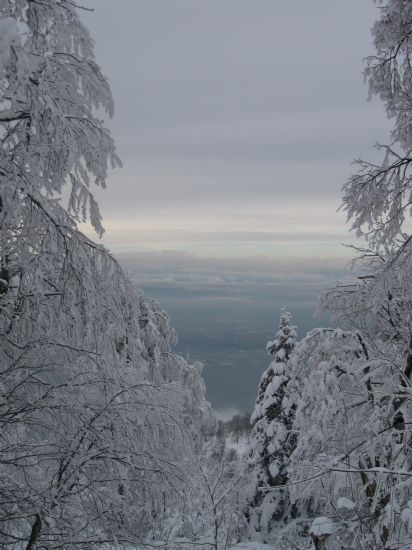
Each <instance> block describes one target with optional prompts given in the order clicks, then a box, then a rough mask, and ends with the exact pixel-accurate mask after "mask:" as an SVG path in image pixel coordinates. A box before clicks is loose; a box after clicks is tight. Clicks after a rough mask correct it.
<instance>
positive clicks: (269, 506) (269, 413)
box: [247, 309, 297, 540]
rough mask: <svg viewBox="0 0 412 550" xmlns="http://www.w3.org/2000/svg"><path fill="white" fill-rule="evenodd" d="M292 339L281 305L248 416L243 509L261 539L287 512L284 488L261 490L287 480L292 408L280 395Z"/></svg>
mask: <svg viewBox="0 0 412 550" xmlns="http://www.w3.org/2000/svg"><path fill="white" fill-rule="evenodd" d="M296 341H297V332H296V327H295V326H293V325H291V315H290V313H289V312H287V311H286V310H284V309H283V310H282V311H281V314H280V324H279V330H278V332H277V333H276V335H275V338H274V340H273V341H270V342H268V343H267V346H266V349H267V351H268V352H269V353H270V354H271V355H272V356H273V357H274V359H273V361H272V363H271V364H270V365H269V367H268V369H267V370H266V371H265V372H264V373H263V375H262V378H261V380H260V384H259V389H258V397H257V399H256V405H255V409H254V411H253V413H252V416H251V423H252V438H251V444H250V447H251V448H250V458H249V462H250V465H251V467H252V468H253V481H252V489H251V498H250V502H249V507H248V512H247V513H248V515H249V525H250V532H251V536H252V537H258V538H261V539H263V540H267V534H268V532H269V531H270V529H271V524H272V521H273V520H280V519H283V518H285V516H287V515H288V513H289V510H288V504H287V502H288V500H287V492H286V491H283V490H281V489H280V490H279V491H277V492H265V490H264V489H265V488H266V487H274V486H280V485H285V483H286V482H287V470H286V469H287V465H288V462H289V457H290V454H291V452H292V450H293V447H294V442H295V437H294V435H293V432H292V431H291V428H292V419H293V408H290V407H289V409H288V410H286V409H285V408H284V397H285V390H286V387H287V384H288V382H289V381H290V377H291V373H290V368H289V364H288V362H289V358H290V356H291V354H292V352H293V349H294V347H295V345H296ZM258 533H259V535H258Z"/></svg>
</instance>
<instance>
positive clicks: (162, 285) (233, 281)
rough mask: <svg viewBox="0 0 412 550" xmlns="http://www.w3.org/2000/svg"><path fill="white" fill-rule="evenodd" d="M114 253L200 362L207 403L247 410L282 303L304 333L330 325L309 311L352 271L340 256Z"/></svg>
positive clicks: (265, 362)
mask: <svg viewBox="0 0 412 550" xmlns="http://www.w3.org/2000/svg"><path fill="white" fill-rule="evenodd" d="M118 258H119V260H120V262H121V264H122V265H123V266H124V267H125V268H126V269H127V270H128V271H129V272H130V274H131V276H132V277H133V278H134V279H135V280H136V282H137V283H138V285H139V286H140V287H141V288H143V290H144V291H145V292H146V294H147V295H149V296H150V297H152V298H156V299H157V300H158V301H159V302H160V304H161V305H162V306H163V307H164V308H165V309H166V310H167V311H168V313H169V315H170V318H171V322H172V325H173V326H174V327H175V328H176V330H177V333H178V336H179V344H178V347H177V351H178V352H179V353H181V354H183V355H185V356H187V357H188V359H189V360H193V361H194V360H200V361H202V362H204V363H205V370H204V376H205V379H206V385H207V391H208V394H207V395H208V398H209V399H210V401H212V403H213V405H214V406H215V407H217V408H218V409H219V410H229V411H232V410H235V409H236V410H248V409H249V410H250V409H251V407H252V405H253V402H254V399H255V396H256V388H257V384H258V381H259V379H260V376H261V374H262V372H263V370H264V369H265V368H266V367H267V365H268V364H269V361H270V358H269V357H268V356H267V353H266V351H265V346H266V342H267V341H268V340H270V339H272V338H273V335H274V333H275V331H276V330H277V325H278V322H279V312H280V309H281V308H282V307H286V308H287V309H289V310H290V311H291V312H292V314H293V318H294V322H295V323H296V324H297V326H298V334H299V335H300V337H302V336H303V335H304V334H305V333H306V332H307V331H308V330H310V329H311V328H313V327H314V326H317V325H324V324H325V323H326V324H328V323H329V320H328V319H325V318H323V319H319V318H317V317H316V316H315V315H314V313H315V310H316V306H317V302H318V296H319V294H320V293H321V292H322V290H323V289H324V288H326V287H328V286H330V285H333V284H334V283H335V282H336V281H337V280H344V279H345V278H349V277H351V274H350V272H347V271H345V266H346V265H347V260H343V259H341V258H338V259H333V258H332V259H320V258H307V259H287V258H284V259H276V260H274V259H270V258H265V257H258V256H256V257H248V258H231V259H230V258H226V259H225V258H201V257H197V256H194V255H192V254H185V253H182V252H173V251H169V252H163V253H128V254H119V255H118Z"/></svg>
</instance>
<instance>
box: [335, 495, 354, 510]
mask: <svg viewBox="0 0 412 550" xmlns="http://www.w3.org/2000/svg"><path fill="white" fill-rule="evenodd" d="M336 508H337V509H338V510H353V509H354V508H355V503H354V502H353V501H352V500H350V499H349V498H346V497H340V498H338V501H337V503H336Z"/></svg>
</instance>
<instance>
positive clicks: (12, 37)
mask: <svg viewBox="0 0 412 550" xmlns="http://www.w3.org/2000/svg"><path fill="white" fill-rule="evenodd" d="M19 40H20V35H19V31H18V28H17V23H16V20H15V19H13V18H12V17H6V18H4V19H0V76H1V75H2V73H3V71H4V69H5V68H6V67H7V65H8V63H9V60H10V46H11V45H12V44H18V42H19Z"/></svg>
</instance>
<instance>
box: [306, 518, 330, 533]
mask: <svg viewBox="0 0 412 550" xmlns="http://www.w3.org/2000/svg"><path fill="white" fill-rule="evenodd" d="M310 532H311V533H312V535H315V536H316V537H319V536H321V535H332V534H333V533H334V532H335V527H334V525H333V521H332V520H331V519H329V518H326V517H323V516H319V517H317V518H315V519H314V520H313V522H312V525H311V528H310Z"/></svg>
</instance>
